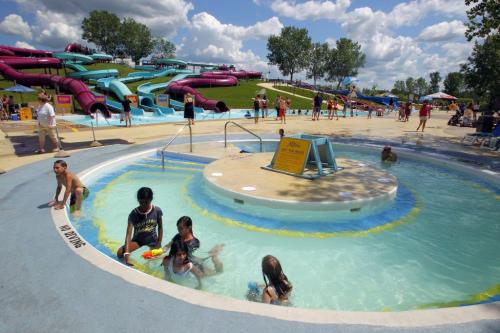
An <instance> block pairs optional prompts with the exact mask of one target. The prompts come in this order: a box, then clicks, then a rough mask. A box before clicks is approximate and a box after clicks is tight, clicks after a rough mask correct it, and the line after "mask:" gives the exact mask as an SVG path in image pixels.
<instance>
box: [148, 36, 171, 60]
mask: <svg viewBox="0 0 500 333" xmlns="http://www.w3.org/2000/svg"><path fill="white" fill-rule="evenodd" d="M175 51H176V49H175V45H174V44H173V43H172V42H170V41H169V40H167V39H165V38H162V37H157V38H153V54H154V56H155V57H156V58H159V59H161V58H175Z"/></svg>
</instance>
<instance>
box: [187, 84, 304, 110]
mask: <svg viewBox="0 0 500 333" xmlns="http://www.w3.org/2000/svg"><path fill="white" fill-rule="evenodd" d="M239 82H240V85H238V86H234V87H218V88H198V89H196V90H198V91H199V92H200V93H201V94H202V95H203V96H205V97H206V98H209V99H217V100H222V101H224V102H226V104H227V105H228V106H229V108H232V109H251V108H253V101H252V98H254V97H255V95H256V94H257V93H259V92H260V91H261V90H262V89H263V88H262V87H260V86H258V85H257V84H258V83H260V82H262V81H261V80H240V81H239ZM264 90H266V89H264ZM278 94H279V95H282V96H283V95H284V96H286V98H287V99H288V98H290V99H291V100H292V108H294V109H297V108H301V109H311V108H312V105H311V103H312V101H311V100H307V99H303V98H298V97H296V96H292V95H291V94H283V93H280V92H277V91H274V90H270V89H267V90H266V96H267V100H268V101H269V108H273V107H274V99H275V98H276V95H278Z"/></svg>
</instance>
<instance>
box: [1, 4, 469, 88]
mask: <svg viewBox="0 0 500 333" xmlns="http://www.w3.org/2000/svg"><path fill="white" fill-rule="evenodd" d="M63 4H64V5H63ZM124 4H125V5H124ZM94 9H98V10H108V11H111V12H114V13H116V14H117V15H118V16H120V17H133V18H134V19H136V20H137V21H140V22H142V23H144V24H146V25H148V26H149V27H150V28H151V29H152V31H153V33H154V34H155V35H156V36H161V37H166V38H168V39H170V40H171V41H173V42H174V43H175V44H176V46H177V48H178V57H179V58H182V59H187V60H196V61H205V62H217V63H232V64H236V65H237V66H239V67H242V68H246V69H253V70H261V71H264V72H266V73H267V72H268V71H271V76H272V77H278V76H280V73H279V72H278V70H277V69H276V68H274V67H269V66H268V65H267V59H266V55H267V50H266V41H267V38H268V37H269V35H271V34H279V32H280V30H281V28H282V27H284V26H289V25H293V26H297V27H305V28H307V29H308V31H309V34H310V36H311V38H312V40H313V41H315V42H328V43H332V45H333V44H334V43H335V40H337V39H339V38H341V37H347V38H351V39H353V40H355V41H357V42H359V43H360V44H361V45H362V50H363V52H364V53H365V54H366V56H367V63H366V66H365V67H364V68H362V69H361V70H360V72H359V75H358V77H359V79H360V85H361V86H363V87H371V86H372V85H377V86H378V87H381V88H391V87H392V84H393V82H394V81H395V80H397V79H404V78H406V77H408V76H413V77H420V76H422V77H424V78H426V79H427V80H428V75H429V73H430V72H432V71H436V70H437V71H439V72H441V76H442V77H444V76H445V75H446V74H447V73H448V72H450V71H456V70H458V69H459V65H460V63H463V62H464V61H465V60H466V59H467V57H468V56H469V54H470V51H471V49H472V44H471V43H468V42H466V40H465V38H464V36H463V33H464V31H465V28H464V25H463V24H464V22H465V20H466V15H465V11H466V9H467V8H466V6H465V4H464V1H463V0H412V1H396V0H386V1H367V0H328V1H323V0H317V1H316V0H311V1H301V0H295V1H292V0H231V1H229V0H213V1H207V0H195V1H187V0H137V1H134V2H131V1H128V2H123V1H121V0H108V1H101V0H86V1H81V0H66V1H64V2H62V1H60V0H30V1H27V0H0V43H1V44H7V45H18V46H21V47H34V48H41V49H49V50H62V49H63V48H64V46H65V45H66V44H67V43H69V42H80V43H84V41H82V40H81V29H80V24H81V21H82V19H83V17H85V16H86V15H88V12H89V11H91V10H94ZM298 77H299V78H301V77H302V78H303V77H304V74H303V73H301V74H299V75H298Z"/></svg>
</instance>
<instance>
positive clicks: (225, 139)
mask: <svg viewBox="0 0 500 333" xmlns="http://www.w3.org/2000/svg"><path fill="white" fill-rule="evenodd" d="M229 124H233V125H236V126H238V127H239V128H241V129H242V130H244V131H245V132H247V133H250V134H252V135H253V136H255V137H256V138H257V139H259V142H260V152H261V153H262V138H261V137H260V136H258V135H257V134H255V133H254V132H252V131H250V130H249V129H246V128H245V127H243V126H241V125H240V124H238V123H235V122H234V121H227V122H226V124H225V125H224V148H227V125H229Z"/></svg>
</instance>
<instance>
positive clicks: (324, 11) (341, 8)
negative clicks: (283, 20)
mask: <svg viewBox="0 0 500 333" xmlns="http://www.w3.org/2000/svg"><path fill="white" fill-rule="evenodd" d="M350 5H351V0H337V1H336V2H333V1H329V0H328V1H315V0H310V1H306V2H304V3H299V4H297V3H295V1H286V0H277V1H274V2H273V3H272V4H271V9H272V10H273V11H274V12H275V13H277V14H279V15H282V16H286V17H291V18H294V19H296V20H300V21H304V20H309V19H310V20H319V19H330V20H333V19H336V18H338V17H340V16H342V15H343V13H344V12H345V10H346V9H347V8H349V6H350Z"/></svg>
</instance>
